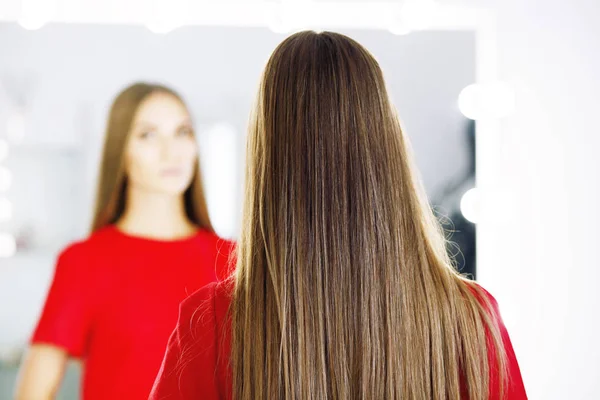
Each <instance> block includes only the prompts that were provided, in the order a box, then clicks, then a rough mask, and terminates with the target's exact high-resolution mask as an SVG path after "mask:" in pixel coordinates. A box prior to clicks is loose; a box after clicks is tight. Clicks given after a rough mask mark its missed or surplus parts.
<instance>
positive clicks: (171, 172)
mask: <svg viewBox="0 0 600 400" xmlns="http://www.w3.org/2000/svg"><path fill="white" fill-rule="evenodd" d="M181 174H183V169H181V168H164V169H162V170H161V171H160V175H161V176H179V175H181Z"/></svg>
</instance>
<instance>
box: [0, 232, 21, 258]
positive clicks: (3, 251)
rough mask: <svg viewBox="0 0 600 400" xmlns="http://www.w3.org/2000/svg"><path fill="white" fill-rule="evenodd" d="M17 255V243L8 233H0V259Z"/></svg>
mask: <svg viewBox="0 0 600 400" xmlns="http://www.w3.org/2000/svg"><path fill="white" fill-rule="evenodd" d="M16 253H17V241H16V240H15V238H14V236H12V235H10V234H8V233H0V258H9V257H12V256H14V255H15V254H16Z"/></svg>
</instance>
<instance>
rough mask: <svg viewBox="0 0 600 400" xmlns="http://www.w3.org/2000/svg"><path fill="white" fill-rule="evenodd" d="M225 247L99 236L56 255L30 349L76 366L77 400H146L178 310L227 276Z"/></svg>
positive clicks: (103, 232) (202, 237)
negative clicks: (40, 348)
mask: <svg viewBox="0 0 600 400" xmlns="http://www.w3.org/2000/svg"><path fill="white" fill-rule="evenodd" d="M232 247H233V245H232V244H231V243H230V242H228V241H225V240H222V239H220V238H218V237H217V236H216V235H214V234H213V233H210V232H207V231H203V230H200V231H199V232H198V233H197V234H195V235H193V236H191V237H189V238H185V239H180V240H174V241H161V240H151V239H143V238H139V237H134V236H129V235H127V234H124V233H122V232H121V231H119V230H118V229H117V228H116V227H114V226H108V227H106V228H103V229H100V230H99V231H97V232H95V233H93V234H92V235H91V236H90V237H89V238H88V239H87V240H85V241H82V242H78V243H75V244H73V245H71V246H69V247H68V248H67V249H66V250H64V251H63V252H62V253H61V255H60V257H59V259H58V262H57V266H56V271H55V275H54V280H53V282H52V286H51V287H50V291H49V293H48V297H47V299H46V304H45V306H44V309H43V312H42V315H41V317H40V320H39V322H38V326H37V328H36V330H35V332H34V334H33V337H32V339H31V342H32V343H38V344H51V345H54V346H58V347H61V348H64V349H65V350H66V351H68V353H69V355H70V356H72V357H77V358H82V359H83V360H84V372H83V399H84V400H96V399H98V400H100V399H102V400H106V399H128V400H129V399H131V400H137V399H140V400H142V399H144V400H146V399H147V398H148V395H149V393H150V390H151V388H152V383H153V382H154V379H155V377H156V374H157V372H158V370H159V367H160V363H161V361H162V359H163V355H164V352H165V347H166V345H167V342H168V339H169V335H170V334H171V331H172V327H173V325H175V323H176V322H177V312H178V307H179V304H180V302H181V301H182V300H183V299H185V298H186V297H187V296H188V295H189V294H190V293H193V292H194V291H196V290H198V289H199V288H201V287H202V286H204V285H206V284H209V283H211V282H214V281H216V280H217V278H223V277H224V276H225V275H226V274H227V265H229V264H228V258H229V254H230V252H231V250H232Z"/></svg>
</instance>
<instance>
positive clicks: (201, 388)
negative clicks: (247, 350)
mask: <svg viewBox="0 0 600 400" xmlns="http://www.w3.org/2000/svg"><path fill="white" fill-rule="evenodd" d="M486 293H487V292H486ZM487 295H488V296H489V298H490V300H491V303H492V305H493V306H494V308H495V310H494V311H495V312H494V313H493V315H498V316H499V315H500V314H499V312H498V304H497V302H496V300H495V299H494V298H493V297H492V296H491V295H490V294H489V293H487ZM230 299H231V284H230V283H228V282H222V283H218V284H217V283H213V284H210V285H207V286H206V287H204V288H202V289H200V290H199V291H198V292H196V293H194V294H193V295H192V296H190V297H189V298H188V299H186V300H185V301H184V302H183V303H182V304H181V307H180V313H179V322H178V324H177V326H176V328H175V330H174V331H173V334H172V335H171V338H170V339H169V345H168V347H167V352H166V354H165V359H164V360H163V364H162V367H161V368H160V372H159V374H158V377H157V379H156V382H155V383H154V387H153V389H152V393H151V395H150V400H173V399H181V400H183V399H202V400H212V399H231V376H230V373H229V367H230V363H229V361H230V354H229V353H230V351H231V350H230V349H231V332H230V329H231V326H230V321H229V323H227V322H225V321H227V318H226V315H227V312H228V308H229V305H230ZM498 323H499V326H500V328H501V334H502V339H503V342H504V347H505V350H506V354H507V356H508V368H507V369H508V375H509V379H508V380H509V387H508V388H506V389H505V397H504V400H526V399H527V395H526V393H525V388H524V386H523V380H522V379H521V372H520V370H519V365H518V363H517V359H516V357H515V353H514V351H513V348H512V344H511V342H510V338H509V337H508V332H507V331H506V328H505V326H504V324H503V323H502V321H501V320H499V321H498ZM492 358H493V356H492ZM490 361H492V362H493V360H490ZM493 378H494V377H492V379H491V383H490V400H499V395H498V391H499V388H498V381H497V380H494V379H493Z"/></svg>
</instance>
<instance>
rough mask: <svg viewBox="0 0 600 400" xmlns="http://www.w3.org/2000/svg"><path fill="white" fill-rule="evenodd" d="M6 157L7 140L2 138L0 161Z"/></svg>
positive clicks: (0, 141) (0, 142)
mask: <svg viewBox="0 0 600 400" xmlns="http://www.w3.org/2000/svg"><path fill="white" fill-rule="evenodd" d="M6 157H8V142H7V141H6V140H4V139H0V161H3V160H5V159H6Z"/></svg>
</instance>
